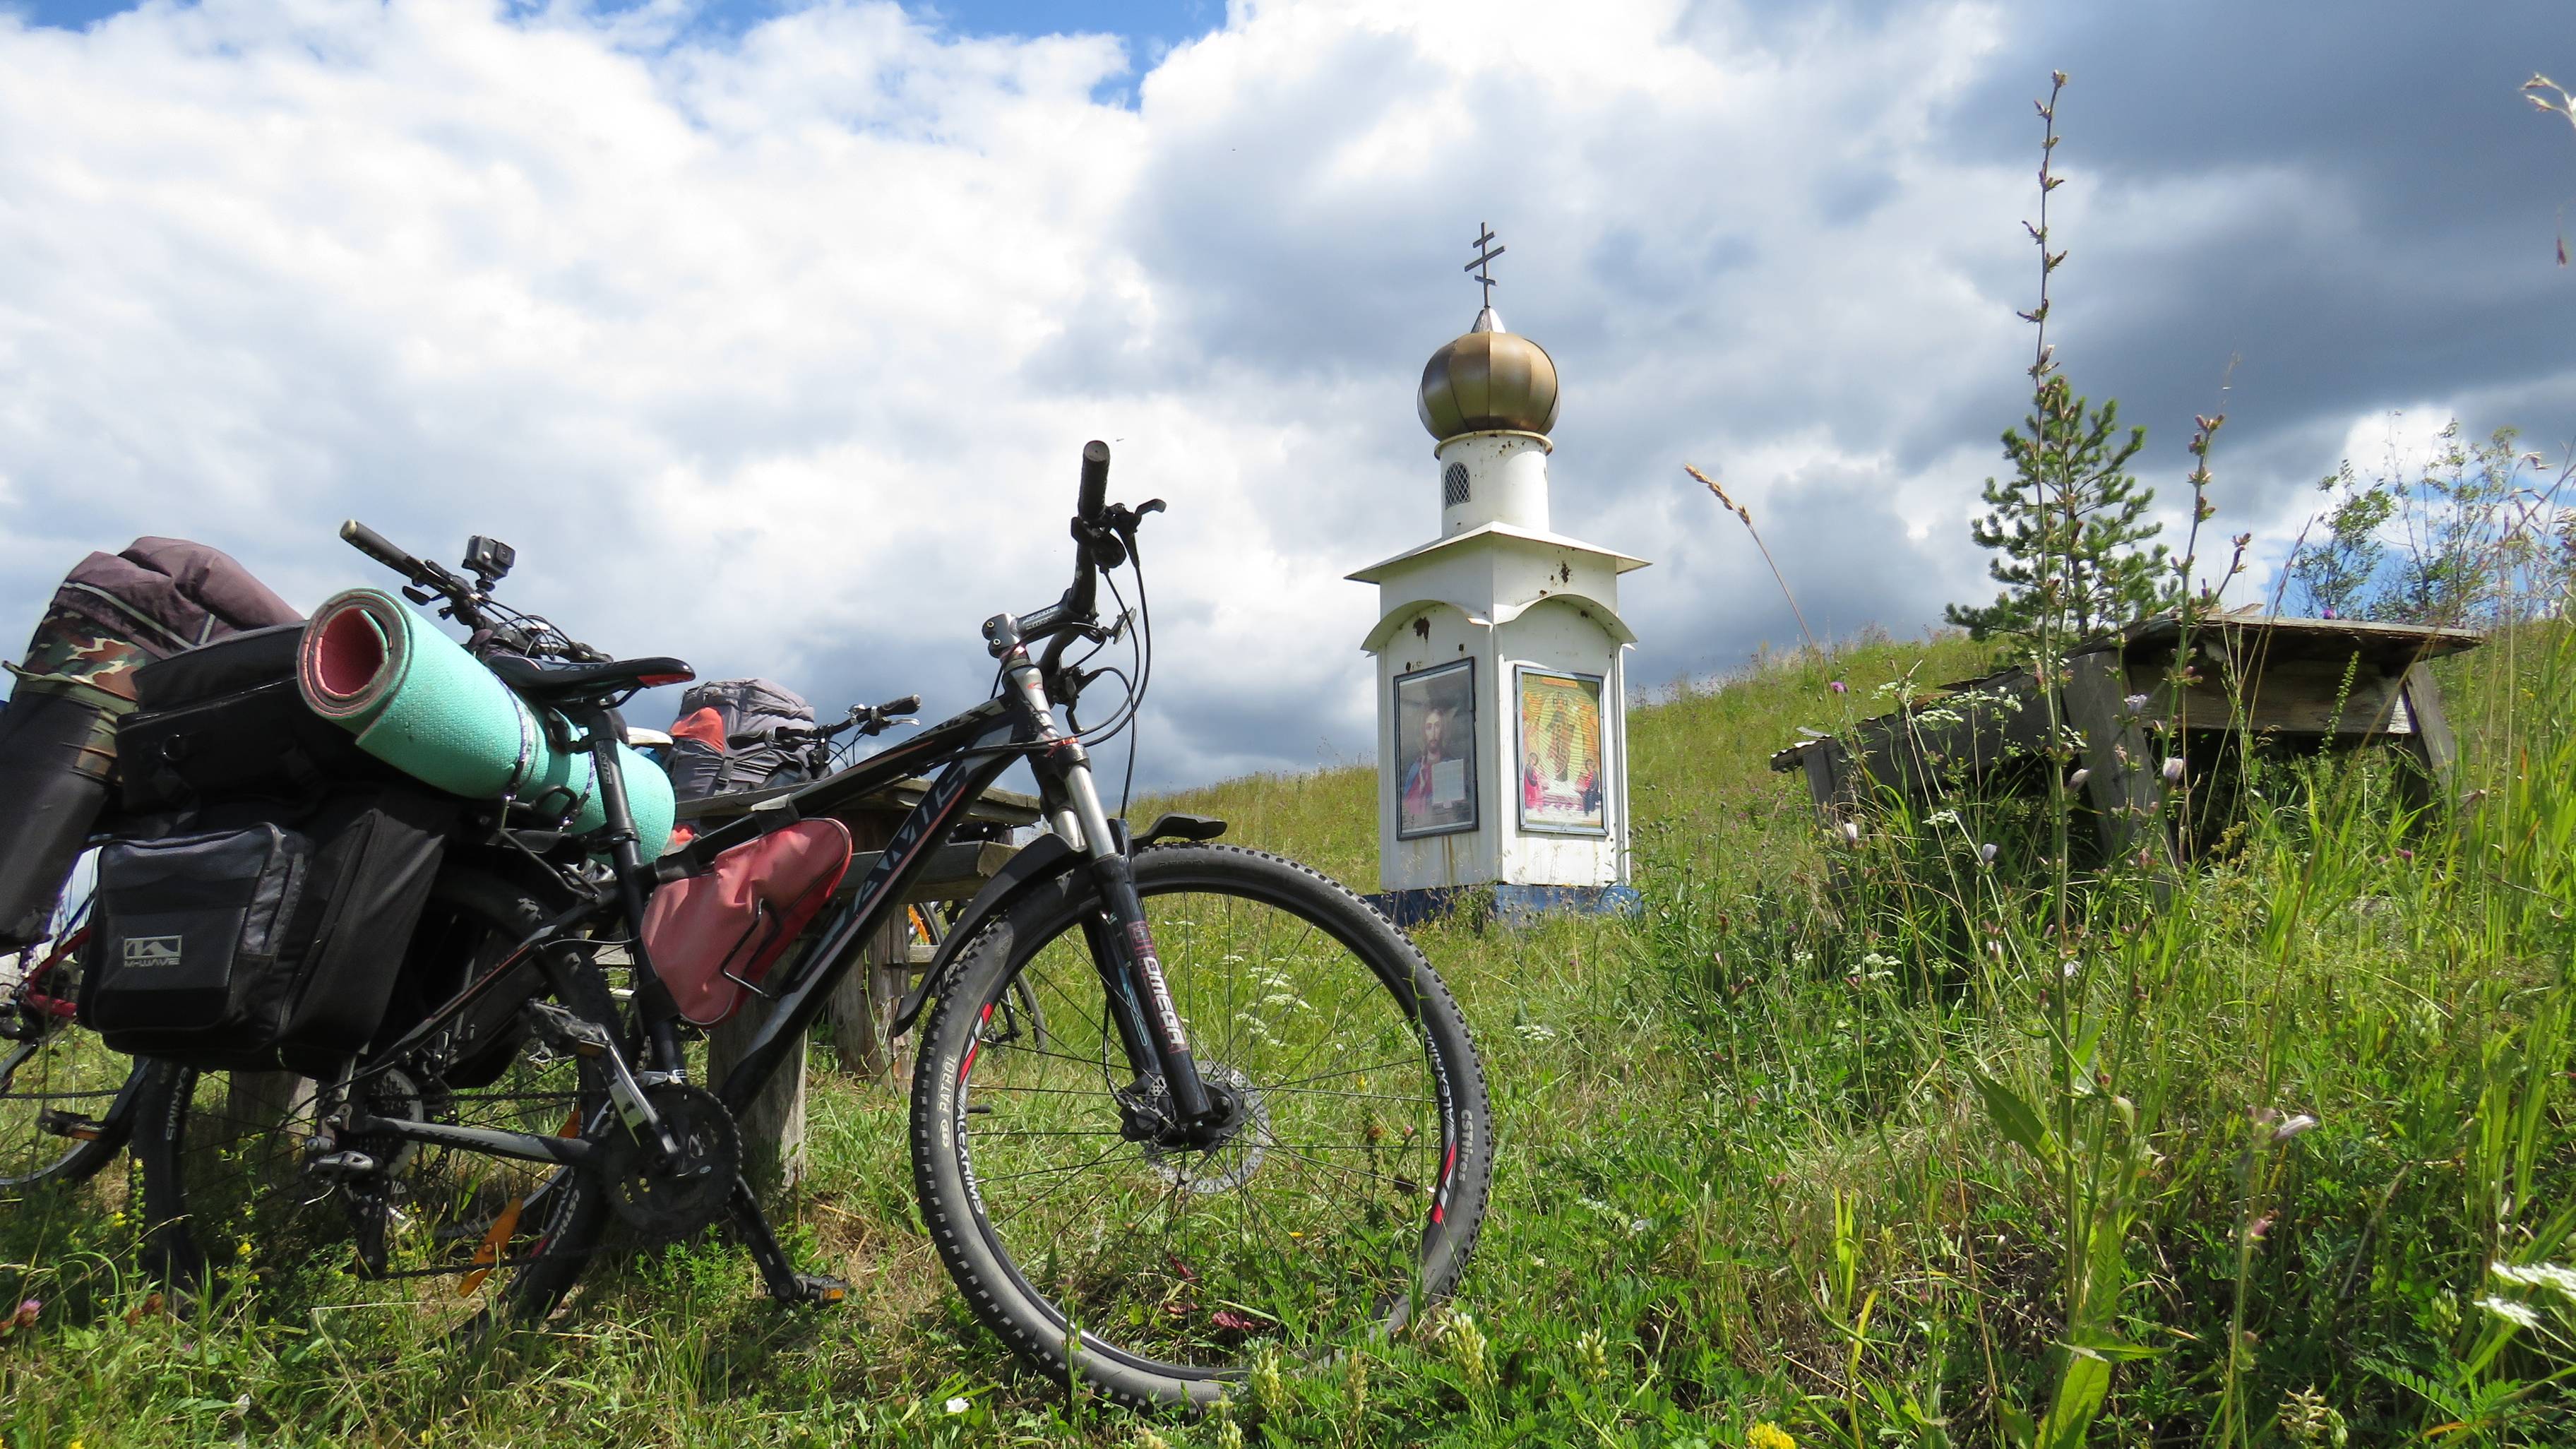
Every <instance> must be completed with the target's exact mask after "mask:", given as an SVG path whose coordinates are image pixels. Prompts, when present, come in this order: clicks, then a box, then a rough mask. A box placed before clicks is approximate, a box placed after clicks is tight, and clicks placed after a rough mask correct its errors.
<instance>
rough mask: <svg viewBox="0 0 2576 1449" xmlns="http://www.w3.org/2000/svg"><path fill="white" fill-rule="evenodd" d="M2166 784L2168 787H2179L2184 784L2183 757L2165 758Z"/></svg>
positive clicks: (2172, 756) (2170, 756)
mask: <svg viewBox="0 0 2576 1449" xmlns="http://www.w3.org/2000/svg"><path fill="white" fill-rule="evenodd" d="M2165 783H2166V784H2168V785H2179V784H2181V783H2182V756H2180V755H2167V756H2165Z"/></svg>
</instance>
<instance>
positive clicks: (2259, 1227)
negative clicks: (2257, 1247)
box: [2245, 1213, 2272, 1243]
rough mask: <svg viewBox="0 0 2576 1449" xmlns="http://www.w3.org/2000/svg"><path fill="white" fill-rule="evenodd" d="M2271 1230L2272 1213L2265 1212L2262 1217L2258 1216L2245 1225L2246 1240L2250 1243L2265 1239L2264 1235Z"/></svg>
mask: <svg viewBox="0 0 2576 1449" xmlns="http://www.w3.org/2000/svg"><path fill="white" fill-rule="evenodd" d="M2271 1231H2272V1215H2271V1214H2270V1213H2265V1214H2263V1215H2262V1216H2261V1217H2259V1218H2256V1219H2255V1220H2254V1221H2252V1222H2250V1223H2247V1224H2246V1225H2245V1241H2247V1242H2249V1243H2259V1242H2261V1241H2263V1238H2264V1235H2265V1234H2267V1233H2269V1232H2271Z"/></svg>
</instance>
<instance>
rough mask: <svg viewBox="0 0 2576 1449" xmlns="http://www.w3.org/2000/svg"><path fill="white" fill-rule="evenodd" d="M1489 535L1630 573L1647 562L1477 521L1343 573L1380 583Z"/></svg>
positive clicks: (1558, 537)
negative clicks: (1565, 552) (1592, 559)
mask: <svg viewBox="0 0 2576 1449" xmlns="http://www.w3.org/2000/svg"><path fill="white" fill-rule="evenodd" d="M1488 537H1492V538H1512V539H1518V540H1520V541H1522V542H1524V543H1534V544H1537V545H1539V546H1541V547H1543V548H1562V549H1571V550H1573V551H1575V552H1577V553H1588V554H1591V555H1593V556H1594V557H1596V558H1605V559H1608V560H1609V561H1610V568H1611V571H1612V572H1613V573H1622V574H1624V573H1629V572H1632V571H1634V570H1636V569H1641V568H1644V567H1645V566H1646V560H1644V559H1641V558H1631V557H1629V556H1628V555H1627V554H1624V553H1620V552H1617V551H1616V550H1613V549H1606V548H1603V547H1601V546H1600V545H1598V544H1590V543H1585V542H1584V541H1583V540H1581V539H1579V538H1567V537H1566V536H1565V535H1563V534H1561V533H1545V532H1541V531H1540V530H1538V529H1535V528H1518V527H1515V526H1513V525H1511V524H1508V523H1499V522H1497V523H1480V524H1477V525H1476V526H1475V527H1474V528H1471V529H1468V530H1467V531H1466V532H1464V533H1453V534H1451V535H1449V536H1448V537H1447V538H1443V539H1438V540H1435V541H1433V542H1431V543H1426V544H1424V545H1422V546H1421V547H1420V548H1409V549H1406V550H1405V551H1404V552H1402V553H1400V554H1397V555H1396V556H1395V557H1393V558H1387V559H1380V560H1378V561H1377V562H1376V563H1373V564H1370V565H1369V566H1368V567H1367V568H1364V569H1361V570H1359V571H1358V572H1356V573H1351V574H1345V575H1343V577H1344V578H1347V579H1349V580H1351V581H1352V582H1353V583H1361V584H1375V583H1383V582H1385V580H1386V576H1387V573H1388V571H1389V570H1392V569H1394V568H1395V567H1396V566H1397V565H1399V564H1408V563H1412V562H1414V561H1415V560H1417V559H1423V558H1428V557H1429V556H1431V555H1432V554H1435V553H1438V552H1440V551H1441V550H1442V549H1450V548H1458V547H1461V546H1463V545H1465V544H1468V543H1471V542H1474V541H1475V540H1478V539H1482V538H1488Z"/></svg>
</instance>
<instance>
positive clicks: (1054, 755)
mask: <svg viewBox="0 0 2576 1449" xmlns="http://www.w3.org/2000/svg"><path fill="white" fill-rule="evenodd" d="M1002 669H1003V672H1004V674H1005V675H1007V676H1008V678H1009V679H1010V682H1011V688H1012V691H1013V697H1014V698H1015V699H1017V700H1018V701H1019V705H1020V708H1021V709H1022V710H1023V711H1024V712H1025V713H1026V715H1027V717H1028V724H1029V728H1030V730H1031V732H1032V735H1033V737H1034V738H1035V739H1037V740H1038V741H1040V742H1041V743H1042V744H1043V745H1044V746H1045V747H1044V748H1043V749H1041V750H1040V751H1039V752H1038V754H1037V755H1036V757H1035V758H1034V760H1033V761H1032V764H1033V766H1034V768H1035V769H1036V771H1037V774H1038V777H1039V779H1040V781H1041V782H1042V783H1044V784H1046V785H1048V786H1049V787H1051V788H1049V789H1048V790H1047V792H1046V793H1047V796H1048V803H1049V804H1050V805H1051V806H1054V807H1056V813H1057V827H1056V828H1057V829H1058V830H1059V831H1062V830H1064V829H1065V827H1066V826H1068V825H1070V826H1071V827H1072V828H1073V829H1074V830H1075V831H1076V832H1078V833H1079V836H1080V839H1081V842H1082V854H1083V857H1084V859H1085V860H1086V861H1087V862H1088V865H1087V869H1088V870H1089V871H1090V873H1091V880H1092V884H1093V886H1094V887H1095V888H1096V889H1097V890H1098V891H1099V892H1100V902H1101V905H1102V907H1103V910H1102V912H1101V914H1100V915H1099V916H1098V917H1094V918H1086V919H1085V920H1084V921H1083V923H1082V934H1083V939H1084V940H1085V942H1086V943H1087V944H1089V946H1090V947H1091V961H1092V965H1093V966H1094V967H1096V968H1098V970H1099V972H1100V984H1101V987H1102V988H1103V989H1104V990H1105V991H1106V992H1107V993H1108V997H1109V1009H1110V1016H1111V1019H1112V1020H1113V1021H1114V1022H1115V1023H1116V1025H1117V1028H1118V1036H1119V1040H1120V1043H1121V1044H1122V1045H1123V1046H1125V1047H1126V1049H1127V1061H1128V1065H1129V1066H1131V1067H1133V1068H1134V1069H1135V1072H1136V1075H1137V1076H1138V1077H1139V1078H1140V1079H1141V1078H1149V1077H1154V1076H1160V1077H1161V1078H1162V1079H1163V1087H1164V1090H1165V1091H1167V1092H1169V1093H1170V1094H1171V1100H1172V1107H1173V1109H1174V1111H1175V1112H1176V1113H1177V1114H1178V1116H1179V1118H1180V1120H1181V1122H1182V1124H1183V1125H1185V1126H1187V1125H1196V1124H1199V1123H1203V1122H1206V1121H1207V1120H1209V1119H1210V1118H1211V1117H1213V1116H1215V1115H1217V1113H1216V1107H1215V1104H1214V1103H1213V1102H1211V1101H1210V1100H1209V1098H1208V1090H1207V1083H1206V1082H1204V1081H1202V1080H1201V1079H1200V1077H1199V1069H1198V1062H1197V1060H1196V1059H1195V1058H1194V1057H1192V1056H1191V1054H1190V1043H1189V1037H1188V1035H1187V1033H1185V1032H1184V1031H1183V1030H1182V1029H1181V1014H1180V1012H1179V1011H1178V1010H1177V1009H1176V1008H1174V1006H1173V1005H1172V992H1171V988H1170V987H1169V986H1167V985H1166V984H1165V983H1164V980H1163V962H1162V957H1161V956H1160V955H1159V954H1158V953H1157V952H1156V951H1155V949H1154V932H1153V928H1152V927H1151V926H1149V925H1148V924H1146V921H1145V904H1144V902H1143V901H1142V900H1141V899H1139V898H1138V896H1137V894H1136V877H1135V874H1134V872H1133V871H1131V870H1130V869H1129V868H1128V863H1127V838H1126V834H1125V832H1123V831H1121V830H1117V829H1113V828H1112V827H1111V825H1110V823H1109V816H1108V812H1106V811H1104V810H1103V809H1101V806H1100V792H1099V790H1098V789H1097V788H1096V787H1095V786H1094V785H1093V783H1092V779H1091V757H1090V755H1089V754H1088V753H1087V752H1086V751H1085V750H1084V749H1083V748H1082V742H1081V741H1080V740H1077V739H1073V738H1071V737H1069V736H1067V735H1066V734H1065V733H1064V732H1063V731H1062V730H1060V729H1058V728H1057V727H1056V722H1055V711H1054V709H1053V708H1052V707H1051V706H1050V705H1049V704H1048V702H1047V696H1046V682H1045V678H1044V676H1043V675H1042V674H1041V673H1040V672H1039V670H1038V668H1037V666H1036V665H1034V664H1032V663H1030V662H1029V655H1028V651H1027V650H1026V649H1025V648H1021V647H1016V646H1015V647H1014V648H1012V650H1011V651H1010V652H1009V653H1008V654H1006V655H1005V656H1004V657H1003V663H1002ZM1067 817H1070V818H1067Z"/></svg>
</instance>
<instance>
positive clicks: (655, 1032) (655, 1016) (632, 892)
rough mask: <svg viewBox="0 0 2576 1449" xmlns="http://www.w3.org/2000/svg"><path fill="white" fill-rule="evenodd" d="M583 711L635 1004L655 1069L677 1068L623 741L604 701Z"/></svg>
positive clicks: (679, 1060) (674, 1009)
mask: <svg viewBox="0 0 2576 1449" xmlns="http://www.w3.org/2000/svg"><path fill="white" fill-rule="evenodd" d="M580 713H581V720H582V728H583V730H584V731H585V732H587V734H588V735H589V743H590V758H591V768H592V771H593V775H592V778H593V779H595V780H597V781H598V782H599V808H600V813H601V814H602V815H604V816H606V817H607V824H606V826H605V827H604V829H603V831H602V833H603V834H604V835H605V836H606V837H607V841H608V859H609V863H610V864H611V865H612V866H614V867H616V870H617V895H618V903H619V904H620V905H621V906H623V907H624V908H625V911H626V927H627V933H628V935H629V936H631V937H632V943H631V944H630V945H628V947H627V948H626V949H627V952H628V953H629V955H630V956H631V958H632V959H633V961H634V963H635V1005H636V1009H637V1010H638V1011H639V1012H640V1013H641V1014H642V1016H643V1020H644V1029H645V1033H646V1036H647V1039H648V1040H649V1041H650V1042H651V1043H652V1047H653V1063H652V1065H653V1068H654V1070H656V1071H665V1072H677V1071H679V1070H681V1068H682V1065H683V1063H684V1061H685V1058H683V1057H682V1056H681V1053H680V1032H679V1027H678V1026H677V1025H676V1023H677V1021H678V1019H679V1015H680V1005H679V1003H678V1002H677V1001H675V1000H673V999H672V996H671V989H670V988H669V987H667V986H664V985H663V984H662V977H661V975H660V973H658V972H656V971H655V970H654V969H653V956H652V953H651V952H650V951H648V950H647V949H645V945H644V894H645V881H646V880H647V879H648V878H649V877H650V874H651V869H652V867H651V865H650V863H649V862H647V861H646V860H645V859H644V853H643V851H642V849H641V848H640V847H639V845H638V842H637V840H636V835H635V814H634V811H633V810H632V809H631V808H630V807H629V805H628V803H627V799H626V775H625V771H624V767H623V765H622V763H621V762H620V761H619V759H618V746H619V745H620V744H621V743H623V742H622V741H621V740H620V739H619V738H618V731H617V728H616V726H615V725H614V724H613V723H612V722H611V718H610V715H609V712H608V710H607V708H606V707H605V706H603V705H597V704H593V705H589V706H586V707H584V708H583V709H582V710H581V711H580Z"/></svg>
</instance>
